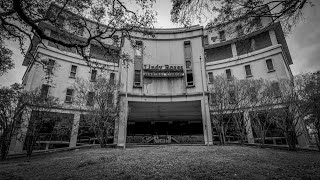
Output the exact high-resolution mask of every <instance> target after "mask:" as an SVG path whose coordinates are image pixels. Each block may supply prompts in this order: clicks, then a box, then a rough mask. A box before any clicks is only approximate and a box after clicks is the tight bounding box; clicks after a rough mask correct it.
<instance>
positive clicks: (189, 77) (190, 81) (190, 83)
mask: <svg viewBox="0 0 320 180" xmlns="http://www.w3.org/2000/svg"><path fill="white" fill-rule="evenodd" d="M187 86H194V83H193V74H192V72H187Z"/></svg>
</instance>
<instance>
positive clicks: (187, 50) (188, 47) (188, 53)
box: [184, 41, 191, 60]
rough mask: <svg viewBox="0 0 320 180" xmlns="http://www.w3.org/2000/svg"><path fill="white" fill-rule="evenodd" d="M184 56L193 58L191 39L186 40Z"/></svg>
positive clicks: (187, 58) (188, 58)
mask: <svg viewBox="0 0 320 180" xmlns="http://www.w3.org/2000/svg"><path fill="white" fill-rule="evenodd" d="M184 58H185V59H186V60H190V59H191V43H190V41H185V42H184Z"/></svg>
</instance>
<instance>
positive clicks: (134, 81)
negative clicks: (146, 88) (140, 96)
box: [133, 70, 142, 87]
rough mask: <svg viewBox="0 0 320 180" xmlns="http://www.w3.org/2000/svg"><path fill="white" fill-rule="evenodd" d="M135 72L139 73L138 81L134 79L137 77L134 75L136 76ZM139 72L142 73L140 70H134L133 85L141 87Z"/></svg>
mask: <svg viewBox="0 0 320 180" xmlns="http://www.w3.org/2000/svg"><path fill="white" fill-rule="evenodd" d="M137 72H139V73H137ZM137 74H139V82H138V81H136V80H137V79H138V78H137V77H136V76H137ZM141 74H142V72H141V70H134V77H133V78H134V79H133V86H134V87H142V85H141V82H142V80H141Z"/></svg>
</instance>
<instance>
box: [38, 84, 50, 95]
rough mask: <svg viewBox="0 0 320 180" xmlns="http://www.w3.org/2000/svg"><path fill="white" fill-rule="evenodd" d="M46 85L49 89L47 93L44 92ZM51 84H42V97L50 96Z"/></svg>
mask: <svg viewBox="0 0 320 180" xmlns="http://www.w3.org/2000/svg"><path fill="white" fill-rule="evenodd" d="M44 87H46V88H47V90H46V93H45V94H44V93H43V91H44V90H43V89H44ZM50 87H51V86H50V85H49V84H42V86H41V92H40V96H41V97H42V98H47V97H48V96H49V93H50Z"/></svg>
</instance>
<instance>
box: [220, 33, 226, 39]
mask: <svg viewBox="0 0 320 180" xmlns="http://www.w3.org/2000/svg"><path fill="white" fill-rule="evenodd" d="M219 37H220V41H225V40H226V35H225V31H219Z"/></svg>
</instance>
